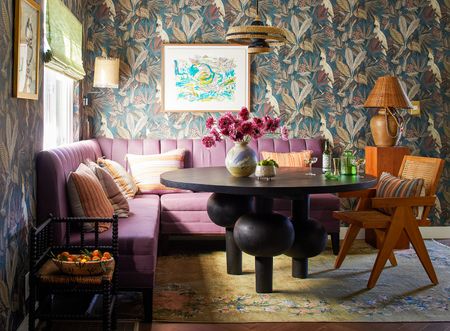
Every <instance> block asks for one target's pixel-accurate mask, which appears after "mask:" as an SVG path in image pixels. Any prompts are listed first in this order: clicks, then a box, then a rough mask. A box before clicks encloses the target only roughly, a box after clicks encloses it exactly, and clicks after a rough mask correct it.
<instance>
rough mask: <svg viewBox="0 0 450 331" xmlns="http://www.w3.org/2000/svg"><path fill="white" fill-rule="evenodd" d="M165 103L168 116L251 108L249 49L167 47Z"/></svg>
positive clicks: (163, 91)
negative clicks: (171, 113) (177, 113)
mask: <svg viewBox="0 0 450 331" xmlns="http://www.w3.org/2000/svg"><path fill="white" fill-rule="evenodd" d="M161 77H162V78H161V79H162V84H161V86H162V103H163V110H164V111H167V112H186V111H189V112H226V111H239V110H240V109H241V107H242V106H247V107H248V108H250V62H249V56H248V48H247V46H240V45H230V44H228V45H227V44H166V45H164V46H163V50H162V68H161Z"/></svg>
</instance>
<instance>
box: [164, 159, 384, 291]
mask: <svg viewBox="0 0 450 331" xmlns="http://www.w3.org/2000/svg"><path fill="white" fill-rule="evenodd" d="M308 172H309V168H279V169H278V171H277V175H276V177H274V178H272V179H271V180H264V179H257V178H256V177H254V176H250V177H233V176H232V175H230V174H229V173H228V171H227V169H226V168H225V167H205V168H186V169H179V170H174V171H169V172H166V173H163V174H162V175H161V183H162V184H164V185H166V186H169V187H174V188H180V189H186V190H192V191H200V192H213V194H212V195H211V197H210V198H209V200H208V204H207V211H208V215H209V217H210V218H211V220H212V221H213V222H214V223H216V224H217V225H220V226H223V227H225V229H226V235H225V238H226V255H227V272H228V273H229V274H235V275H239V274H242V251H244V252H246V253H248V254H250V255H253V256H255V273H256V292H258V293H270V292H272V278H273V257H274V256H277V255H280V254H286V255H288V256H290V257H292V276H293V277H296V278H307V276H308V258H310V257H313V256H316V255H318V254H320V253H321V252H322V251H323V250H324V249H325V245H326V240H327V234H326V232H325V229H324V228H323V226H322V225H321V224H320V223H319V222H318V221H316V220H314V219H311V218H310V216H309V209H310V194H315V193H338V192H346V191H356V190H363V189H367V188H371V187H374V186H375V184H376V183H377V179H376V178H375V177H372V176H364V177H359V176H346V175H342V176H340V177H339V178H338V179H337V180H329V179H327V178H326V177H325V175H324V174H323V173H322V171H321V169H319V168H313V169H312V172H313V173H314V174H315V176H310V175H307V173H308ZM274 198H281V199H288V200H292V213H291V214H292V215H291V218H290V219H288V218H286V217H284V216H283V215H280V214H277V213H274V212H273V210H272V208H273V199H274Z"/></svg>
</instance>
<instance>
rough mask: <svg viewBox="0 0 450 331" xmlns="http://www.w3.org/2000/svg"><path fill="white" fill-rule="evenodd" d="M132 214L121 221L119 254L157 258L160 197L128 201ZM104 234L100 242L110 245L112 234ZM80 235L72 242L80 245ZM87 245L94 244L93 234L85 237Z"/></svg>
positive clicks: (140, 197)
mask: <svg viewBox="0 0 450 331" xmlns="http://www.w3.org/2000/svg"><path fill="white" fill-rule="evenodd" d="M128 204H129V205H130V213H129V216H128V218H121V219H119V253H120V254H123V255H151V256H156V254H157V245H158V233H159V211H160V209H159V196H157V195H149V194H148V195H136V196H135V198H134V199H130V200H128ZM111 231H112V230H111V229H109V230H108V231H105V232H103V233H102V234H101V235H100V238H99V241H100V244H102V243H108V244H109V243H110V241H111V233H110V232H111ZM79 240H80V235H79V234H76V233H73V234H72V236H71V241H72V242H73V243H79ZM85 240H86V243H93V242H94V235H93V233H88V234H86V235H85Z"/></svg>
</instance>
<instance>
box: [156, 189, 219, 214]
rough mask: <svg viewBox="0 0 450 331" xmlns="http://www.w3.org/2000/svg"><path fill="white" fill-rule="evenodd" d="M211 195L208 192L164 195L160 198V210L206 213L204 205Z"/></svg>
mask: <svg viewBox="0 0 450 331" xmlns="http://www.w3.org/2000/svg"><path fill="white" fill-rule="evenodd" d="M211 194H212V193H208V192H195V193H194V192H192V193H177V194H164V195H162V196H161V210H162V211H167V210H170V211H176V210H179V211H186V210H188V211H206V203H207V202H208V199H209V197H210V196H211Z"/></svg>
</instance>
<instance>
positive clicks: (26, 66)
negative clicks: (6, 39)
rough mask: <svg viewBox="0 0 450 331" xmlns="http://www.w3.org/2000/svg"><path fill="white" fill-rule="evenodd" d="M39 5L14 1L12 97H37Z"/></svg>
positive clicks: (20, 0)
mask: <svg viewBox="0 0 450 331" xmlns="http://www.w3.org/2000/svg"><path fill="white" fill-rule="evenodd" d="M39 34H40V5H39V4H38V3H37V2H35V1H33V0H16V8H15V18H14V84H13V96H14V97H17V98H21V99H33V100H37V99H38V97H39V87H38V82H39V49H40V39H39Z"/></svg>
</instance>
